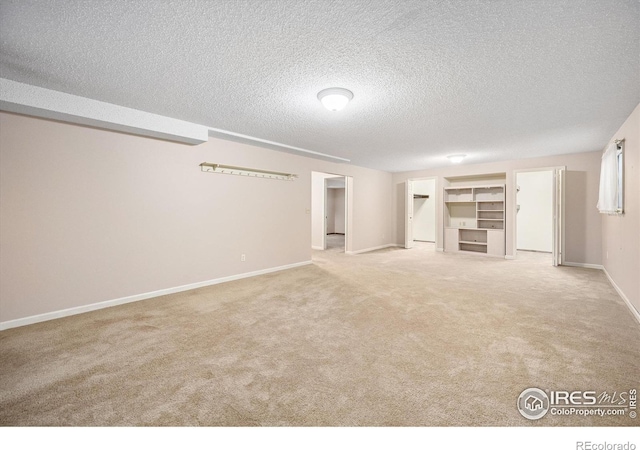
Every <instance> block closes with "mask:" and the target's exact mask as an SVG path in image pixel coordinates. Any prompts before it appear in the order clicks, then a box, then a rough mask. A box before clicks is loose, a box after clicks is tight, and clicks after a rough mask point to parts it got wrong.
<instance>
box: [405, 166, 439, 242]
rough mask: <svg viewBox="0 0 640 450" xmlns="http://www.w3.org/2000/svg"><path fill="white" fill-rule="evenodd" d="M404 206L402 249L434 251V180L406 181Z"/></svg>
mask: <svg viewBox="0 0 640 450" xmlns="http://www.w3.org/2000/svg"><path fill="white" fill-rule="evenodd" d="M405 205H406V207H405V209H406V211H405V213H406V218H405V245H404V247H405V248H413V247H419V248H421V249H425V250H434V251H435V242H436V179H435V178H419V179H411V180H407V184H406V192H405Z"/></svg>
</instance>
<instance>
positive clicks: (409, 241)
mask: <svg viewBox="0 0 640 450" xmlns="http://www.w3.org/2000/svg"><path fill="white" fill-rule="evenodd" d="M405 184H406V187H405V195H404V205H405V206H404V213H405V216H404V248H411V247H413V181H412V180H407V182H406V183H405Z"/></svg>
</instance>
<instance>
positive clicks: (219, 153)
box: [0, 113, 393, 322]
mask: <svg viewBox="0 0 640 450" xmlns="http://www.w3.org/2000/svg"><path fill="white" fill-rule="evenodd" d="M0 129H1V133H0V160H1V164H0V322H7V321H11V320H16V319H21V318H25V317H29V316H34V315H39V314H44V313H49V312H53V311H58V310H62V309H66V308H74V307H81V306H84V305H90V304H94V303H97V302H102V301H107V300H113V299H118V298H122V297H127V296H131V295H137V294H142V293H146V292H152V291H156V290H161V289H168V288H172V287H177V286H183V285H187V284H191V283H197V282H203V281H207V280H213V279H217V278H221V277H226V276H233V275H237V274H242V273H248V272H252V271H257V270H263V269H268V268H273V267H279V266H283V265H288V264H294V263H299V262H304V261H308V260H310V258H311V248H310V246H311V214H310V213H307V210H310V209H311V171H312V170H315V171H321V172H330V173H337V174H344V175H348V176H352V177H353V197H354V204H353V221H352V226H353V236H352V244H353V250H354V251H357V250H360V249H365V248H371V247H376V246H381V245H385V244H388V243H390V242H392V241H393V239H392V230H393V223H392V218H391V215H390V214H389V211H390V210H391V208H392V198H391V192H392V184H391V174H389V173H386V172H380V171H375V170H370V169H364V168H361V167H356V166H352V165H343V164H335V163H330V162H325V161H321V160H316V159H310V158H305V157H301V156H295V155H291V154H287V153H283V152H276V151H271V150H266V149H263V148H259V147H255V146H251V145H246V144H240V143H234V142H229V141H223V140H217V139H211V140H210V141H209V142H207V143H205V144H202V145H198V146H189V145H182V144H176V143H171V142H166V141H162V140H156V139H151V138H144V137H139V136H132V135H127V134H121V133H115V132H110V131H105V130H98V129H93V128H89V127H82V126H77V125H71V124H65V123H59V122H54V121H49V120H44V119H36V118H31V117H26V116H20V115H15V114H9V113H0ZM204 161H208V162H219V163H223V164H230V165H238V166H247V167H254V168H260V169H271V170H275V171H280V172H291V173H297V174H298V175H299V176H300V178H299V179H297V180H296V181H292V182H285V181H278V180H267V179H255V178H248V177H240V176H233V175H223V174H212V173H203V172H201V171H200V168H199V167H198V165H199V164H200V163H201V162H204ZM242 253H244V254H246V262H241V261H240V255H241V254H242Z"/></svg>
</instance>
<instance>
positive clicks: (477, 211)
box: [443, 184, 506, 257]
mask: <svg viewBox="0 0 640 450" xmlns="http://www.w3.org/2000/svg"><path fill="white" fill-rule="evenodd" d="M444 209H445V211H444V223H443V225H444V228H445V236H444V237H445V242H444V250H445V251H449V252H462V253H472V254H478V253H480V254H484V255H489V256H502V257H504V255H505V231H504V228H505V214H506V212H505V186H504V185H503V184H502V185H491V186H460V187H446V188H444Z"/></svg>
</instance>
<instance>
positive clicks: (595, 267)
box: [562, 261, 604, 270]
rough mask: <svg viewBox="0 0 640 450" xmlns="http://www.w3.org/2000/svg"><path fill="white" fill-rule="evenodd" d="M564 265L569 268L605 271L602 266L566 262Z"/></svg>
mask: <svg viewBox="0 0 640 450" xmlns="http://www.w3.org/2000/svg"><path fill="white" fill-rule="evenodd" d="M562 265H563V266H569V267H582V268H583V269H598V270H604V266H603V265H602V264H586V263H574V262H569V261H564V262H563V263H562Z"/></svg>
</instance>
